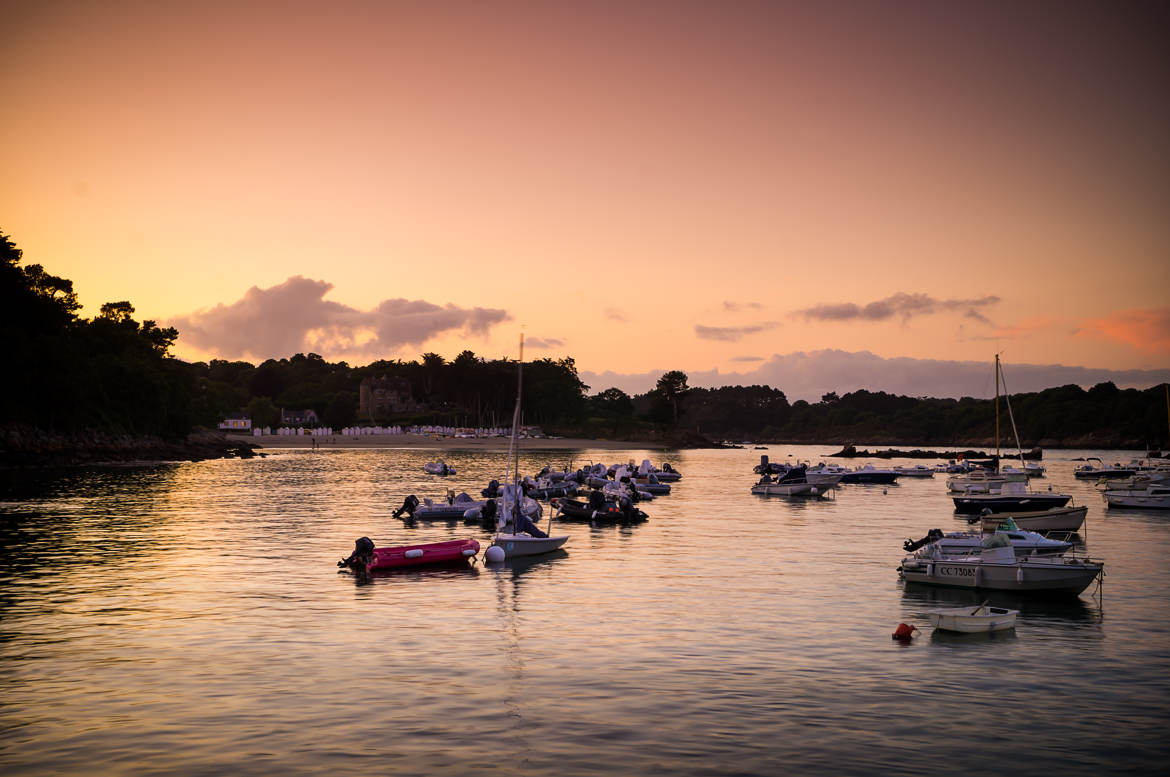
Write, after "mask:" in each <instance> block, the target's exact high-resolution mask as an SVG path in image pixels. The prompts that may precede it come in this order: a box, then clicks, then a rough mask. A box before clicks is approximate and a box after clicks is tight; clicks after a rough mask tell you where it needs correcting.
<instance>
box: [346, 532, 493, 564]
mask: <svg viewBox="0 0 1170 777" xmlns="http://www.w3.org/2000/svg"><path fill="white" fill-rule="evenodd" d="M367 543H368V544H367ZM370 545H373V543H372V542H370V541H369V539H367V538H365V537H362V539H360V540H358V541H357V548H356V549H355V550H354V552H353V555H351V556H350V557H349V558H347V559H342V560H341V561H339V562H338V563H337V566H339V567H349V568H350V569H353V570H355V571H361V569H362V567H363V566H364V567H365V571H366V572H377V571H379V570H384V569H401V568H404V567H421V566H426V565H430V564H452V563H459V562H466V561H467V560H468V559H471V558H474V557H475V554H476V553H479V541H478V540H474V539H466V540H448V541H447V542H431V543H428V544H425V545H400V546H398V547H393V548H371V547H369V546H370Z"/></svg>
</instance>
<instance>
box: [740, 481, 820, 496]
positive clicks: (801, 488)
mask: <svg viewBox="0 0 1170 777" xmlns="http://www.w3.org/2000/svg"><path fill="white" fill-rule="evenodd" d="M820 491H821V488H820V487H819V486H814V485H813V484H812V483H757V484H756V485H754V486H752V493H753V494H758V495H760V496H805V495H807V496H817V495H818V494H819V493H820Z"/></svg>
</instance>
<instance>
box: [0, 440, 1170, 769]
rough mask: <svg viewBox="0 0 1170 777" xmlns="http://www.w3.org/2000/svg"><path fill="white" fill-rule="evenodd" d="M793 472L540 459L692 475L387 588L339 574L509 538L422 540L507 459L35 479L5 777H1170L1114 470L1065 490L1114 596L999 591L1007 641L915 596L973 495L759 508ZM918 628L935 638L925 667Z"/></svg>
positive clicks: (13, 546) (349, 461) (745, 463)
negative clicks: (925, 553)
mask: <svg viewBox="0 0 1170 777" xmlns="http://www.w3.org/2000/svg"><path fill="white" fill-rule="evenodd" d="M828 450H830V448H829V447H827V446H824V447H821V446H817V447H805V448H802V447H798V446H772V448H771V449H770V450H769V451H768V452H769V453H770V455H771V456H772V458H773V459H783V458H784V457H785V455H786V454H788V453H794V454H796V455H797V456H799V457H802V458H803V457H811V458H813V459H814V460H816V459H817V458H818V456H819V454H820V453H823V452H827V451H828ZM759 453H760V452H759V451H753V450H730V451H683V452H677V453H672V454H670V455H669V456H665V457H664V456H663V454H661V453H654V454H645V453H644V452H642V451H638V450H631V451H629V452H623V453H621V454H616V453H613V452H602V451H592V452H591V451H574V452H571V453H566V452H546V453H541V452H535V451H534V452H529V453H527V454H526V456H525V461H524V463H523V464H522V469H523V470H525V471H534V470H536V469H537V468H539V467H540V466H542V465H543V464H545V463H552V464H554V465H556V466H563V465H565V464H568V463H569V462H570V461H572V463H573V464H574V466H579V465H581V464H583V463H585V462H588V461H590V460H592V461H605V462H607V463H609V462H613V461H617V460H627V459H629V458H636V459H638V460H639V461H640V460H641V459H642V458H643V457H644V456H645V455H649V456H650V457H651V458H652V460H654V461H655V463H661V462H662V461H663V460H664V459H666V460H669V461H671V462H672V463H673V464H674V465H675V466H676V467H677V468H678V469H680V470H681V471H682V472H683V473H684V479H683V481H682V482H681V483H679V484H677V485H676V486H675V489H674V490H675V493H674V494H673V495H671V496H670V497H665V498H659V499H657V500H655V501H654V502H652V503H650V504H649V505H648V506H647V508H646V509H647V512H648V513H649V514H650V521H649V522H648V523H646V524H643V525H640V526H636V527H633V528H625V529H623V528H613V527H606V528H590V527H589V526H587V525H583V524H563V525H562V528H563V529H564V530H566V531H567V532H568V533H570V534H571V535H572V537H571V539H570V541H569V543H568V545H567V546H566V550H567V553H565V554H563V555H561V556H559V557H554V558H549V559H546V560H542V561H538V562H535V563H531V562H529V563H526V564H521V563H512V564H510V565H507V566H500V567H498V568H490V567H489V568H484V567H483V566H481V565H476V566H475V567H472V568H469V569H467V570H465V571H451V570H446V571H416V572H410V573H400V574H396V575H392V576H388V577H378V578H375V579H374V580H373V581H372V582H370V583H369V584H364V585H363V584H359V583H358V582H357V581H356V580H355V579H354V578H353V577H351V576H349V575H345V574H338V573H337V571H336V568H335V566H334V564H335V562H336V560H337V559H338V558H341V557H342V556H345V555H347V554H348V553H349V552H350V551H351V550H352V548H353V540H354V539H355V538H357V537H360V536H363V535H368V536H370V537H372V538H373V539H374V540H375V541H376V542H377V543H378V544H379V545H382V544H397V543H414V542H429V541H438V540H444V539H451V538H457V537H465V536H476V537H478V538H480V540H481V542H484V544H485V545H486V540H487V538H488V536H489V535H487V534H484V533H483V532H481V531H480V530H479V529H478V528H469V527H464V526H462V525H461V524H454V523H453V524H446V523H437V524H420V525H419V526H418V527H417V528H406V527H405V526H403V525H402V524H401V523H400V522H398V521H395V520H393V519H392V518H391V513H392V512H393V510H394V509H395V508H396V507H397V506H398V505H399V504H401V501H402V498H403V497H404V496H405V495H406V494H408V493H415V494H418V495H419V496H420V497H423V496H432V497H437V496H440V495H442V494H443V493H444V491H445V489H446V488H448V487H454V488H457V489H459V490H468V491H470V492H472V493H473V494H478V490H479V488H481V487H482V485H483V484H484V483H486V482H487V480H489V479H490V478H492V477H499V476H500V474H501V469H502V460H503V456H502V455H501V454H490V455H489V454H483V453H475V454H466V455H459V454H448V455H447V456H446V459H447V461H448V462H450V463H453V464H455V465H457V466H458V467H459V475H458V476H456V477H454V478H448V479H446V480H441V479H439V478H435V477H431V476H428V475H425V474H423V472H422V465H423V463H425V462H426V461H427V460H428V459H429V458H430V457H431V456H433V455H434V454H433V453H428V452H426V451H416V450H391V449H386V450H364V451H350V450H325V451H322V452H317V453H314V452H311V451H308V450H305V451H295V450H294V451H283V452H274V453H273V454H272V455H270V456H269V457H268V458H265V459H256V460H252V461H212V462H202V463H196V464H178V465H158V466H149V467H106V468H96V469H77V470H70V471H65V472H57V473H42V474H38V475H30V474H29V473H20V474H19V475H17V476H13V475H12V474H11V473H8V475H6V476H5V477H6V480H5V482H4V488H5V491H4V494H3V497H2V499H3V501H2V502H0V511H2V512H0V538H2V540H3V552H2V554H0V684H2V685H0V688H2V690H3V694H2V697H0V771H2V772H3V773H4V774H5V775H17V774H21V775H23V774H38V775H41V774H43V775H50V774H62V773H78V772H87V773H89V772H93V773H98V774H126V775H151V774H184V775H198V774H207V775H212V774H215V775H219V774H244V775H253V774H255V775H270V774H277V773H280V774H298V775H299V774H325V773H329V774H353V773H359V772H360V773H363V774H370V773H388V774H412V775H434V774H486V775H491V774H518V775H570V774H596V773H599V772H609V773H612V774H665V773H669V774H688V775H727V774H744V775H775V774H780V773H791V774H858V775H861V774H867V775H868V774H874V773H876V772H878V771H879V770H886V771H891V772H897V773H900V774H927V773H935V772H937V771H938V770H939V769H940V768H942V769H955V768H959V769H961V770H962V772H963V773H965V774H987V775H991V774H1005V773H1006V774H1035V773H1036V772H1037V771H1038V769H1039V768H1041V767H1044V768H1052V767H1057V768H1060V769H1062V770H1064V771H1067V772H1071V773H1078V774H1100V773H1107V772H1122V771H1124V772H1127V773H1155V772H1157V773H1163V772H1162V767H1164V765H1165V762H1166V759H1167V758H1170V739H1168V737H1167V728H1166V726H1167V723H1168V722H1170V627H1168V626H1167V624H1168V623H1170V564H1167V563H1166V559H1167V558H1168V557H1170V514H1162V515H1159V514H1157V513H1144V512H1118V511H1112V512H1111V511H1107V510H1106V509H1105V508H1104V504H1103V502H1102V501H1101V499H1100V497H1099V495H1098V493H1097V492H1096V491H1095V490H1094V489H1093V487H1092V486H1091V485H1089V484H1082V483H1077V482H1076V481H1074V479H1073V478H1072V474H1071V473H1072V468H1073V466H1074V464H1073V462H1072V461H1071V459H1072V458H1073V457H1075V456H1078V455H1087V454H1092V453H1093V452H1083V451H1062V452H1057V453H1056V454H1050V455H1048V457H1047V459H1046V461H1045V463H1046V464H1047V465H1048V466H1049V477H1048V478H1047V479H1045V480H1040V481H1037V482H1038V483H1039V485H1040V487H1046V486H1047V485H1048V484H1052V485H1053V487H1054V488H1055V489H1057V490H1066V491H1069V490H1071V491H1072V493H1074V494H1075V496H1076V500H1077V501H1078V503H1085V504H1088V505H1090V511H1089V518H1088V522H1087V525H1086V529H1085V530H1083V531H1082V537H1083V539H1084V540H1085V543H1086V544H1087V547H1088V550H1089V551H1090V552H1091V553H1092V554H1093V555H1095V556H1100V557H1103V558H1105V559H1106V562H1107V567H1106V569H1107V573H1108V574H1107V577H1106V580H1105V583H1104V586H1103V588H1102V589H1101V591H1100V592H1099V593H1097V594H1096V595H1094V593H1093V591H1094V589H1089V590H1088V591H1086V592H1085V593H1084V594H1082V595H1081V597H1079V598H1075V599H1072V600H1071V601H1064V602H1053V601H1044V600H1036V601H1028V600H1019V599H1014V598H1010V597H1006V598H1005V597H1003V596H1001V597H999V598H995V597H992V601H993V602H995V603H1002V604H1009V605H1015V606H1022V608H1023V611H1022V613H1021V616H1020V620H1019V624H1018V626H1017V628H1016V631H1015V633H1014V634H1013V633H1011V632H1009V633H1007V634H999V635H995V636H994V637H992V638H988V637H986V636H973V637H951V638H944V637H943V635H941V634H939V635H932V634H931V630H930V628H929V626H928V625H927V624H926V619H925V617H924V615H923V613H924V611H925V610H927V609H930V608H933V607H937V606H945V605H951V604H968V603H970V604H976V603H978V600H977V598H976V595H975V594H973V593H969V592H953V593H948V592H946V591H943V590H939V589H931V588H919V587H915V586H910V587H907V586H905V585H904V584H902V583H900V582H899V581H898V576H897V572H896V571H895V570H896V567H897V566H898V563H899V561H900V560H901V557H902V555H903V554H902V551H901V544H902V542H903V541H904V540H905V539H906V538H907V537H915V538H917V537H920V536H922V535H923V534H925V533H926V531H927V530H928V529H930V528H932V527H936V526H937V527H940V528H944V529H948V530H950V529H957V528H961V527H962V526H963V525H964V524H962V522H961V521H957V520H956V519H955V518H954V516H953V513H952V505H951V503H950V501H949V500H948V498H947V497H946V496H945V494H944V486H943V482H942V478H935V479H933V480H915V479H904V480H903V481H902V483H901V484H900V485H898V486H895V487H890V488H889V489H887V490H886V492H885V493H883V489H882V487H881V486H845V487H842V488H841V489H839V491H838V492H837V494H836V498H835V499H832V500H825V501H821V502H804V501H787V500H784V499H783V498H762V497H754V496H752V495H750V494H749V493H748V489H749V487H750V485H751V483H752V482H754V479H755V477H754V476H753V475H752V474H751V471H750V470H751V467H752V465H753V464H755V463H756V462H757V461H758V455H759ZM1122 455H1124V456H1125V458H1124V459H1123V460H1128V458H1129V456H1128V455H1127V454H1105V455H1104V456H1105V458H1107V459H1109V460H1114V459H1117V458H1119V457H1120V456H1122ZM858 463H860V462H858ZM895 463H898V462H895ZM907 463H909V462H907ZM900 621H906V622H910V623H916V624H918V625H920V626H921V627H923V628H924V632H923V633H922V634H921V635H920V636H919V637H918V638H916V639H915V640H914V641H913V643H912V644H910V645H900V644H898V643H895V642H893V641H892V640H891V639H890V633H891V632H892V631H893V629H894V626H895V625H896V624H897V623H898V622H900Z"/></svg>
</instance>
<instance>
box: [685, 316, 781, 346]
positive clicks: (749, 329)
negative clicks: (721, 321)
mask: <svg viewBox="0 0 1170 777" xmlns="http://www.w3.org/2000/svg"><path fill="white" fill-rule="evenodd" d="M775 326H776V322H775V321H765V322H764V323H762V324H755V325H752V326H703V325H702V324H695V336H697V337H699V338H701V339H703V340H723V341H726V342H734V341H736V340H741V339H743V338H744V337H745V336H747V335H754V334H756V333H757V332H766V331H768V330H769V329H773V328H775Z"/></svg>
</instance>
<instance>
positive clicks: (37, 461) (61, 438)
mask: <svg viewBox="0 0 1170 777" xmlns="http://www.w3.org/2000/svg"><path fill="white" fill-rule="evenodd" d="M256 448H257V446H255V445H253V444H252V443H250V442H246V441H242V440H239V439H231V438H229V437H228V436H227V435H224V434H222V433H220V432H216V431H211V430H206V429H199V430H196V431H194V432H191V433H190V434H188V435H187V437H186V439H184V440H164V439H163V438H161V437H136V436H133V435H115V434H107V433H104V432H94V431H90V432H79V433H75V434H61V433H57V432H47V431H44V430H43V429H35V428H32V427H27V426H24V427H8V428H5V429H3V430H2V431H0V469H17V468H25V467H38V468H39V467H63V466H78V465H84V464H109V463H125V462H135V461H204V460H206V459H225V458H251V457H252V456H255V455H257V453H256ZM260 455H263V454H260Z"/></svg>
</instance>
